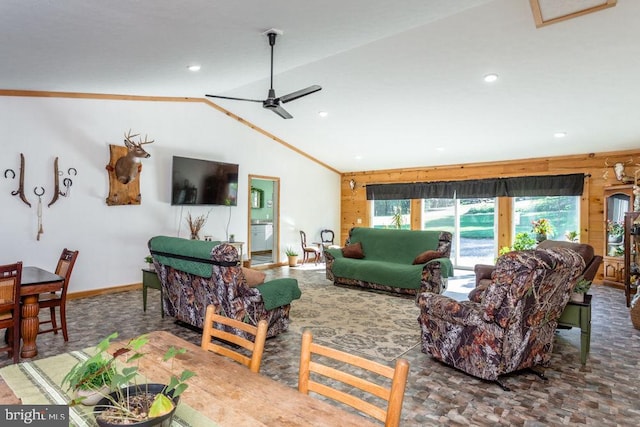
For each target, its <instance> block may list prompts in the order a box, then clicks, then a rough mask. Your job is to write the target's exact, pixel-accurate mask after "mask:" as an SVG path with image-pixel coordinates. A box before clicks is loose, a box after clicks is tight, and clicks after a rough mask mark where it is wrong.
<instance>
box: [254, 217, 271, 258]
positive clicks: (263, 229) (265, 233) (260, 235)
mask: <svg viewBox="0 0 640 427" xmlns="http://www.w3.org/2000/svg"><path fill="white" fill-rule="evenodd" d="M272 249H273V224H252V225H251V252H263V251H270V250H272Z"/></svg>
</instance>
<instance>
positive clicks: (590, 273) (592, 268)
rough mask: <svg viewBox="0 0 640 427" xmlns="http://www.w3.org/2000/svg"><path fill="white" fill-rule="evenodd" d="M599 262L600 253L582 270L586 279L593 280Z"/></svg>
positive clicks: (600, 259)
mask: <svg viewBox="0 0 640 427" xmlns="http://www.w3.org/2000/svg"><path fill="white" fill-rule="evenodd" d="M601 262H602V257H601V256H600V255H596V256H594V257H593V259H592V260H591V262H590V263H589V265H588V266H587V267H586V268H585V269H584V271H583V272H582V276H583V277H584V278H585V279H586V280H590V281H593V279H594V277H596V273H597V272H598V268H599V267H600V263H601Z"/></svg>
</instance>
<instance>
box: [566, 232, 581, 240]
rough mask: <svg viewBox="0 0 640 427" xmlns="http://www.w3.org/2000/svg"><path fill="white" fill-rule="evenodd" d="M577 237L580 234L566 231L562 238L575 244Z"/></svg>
mask: <svg viewBox="0 0 640 427" xmlns="http://www.w3.org/2000/svg"><path fill="white" fill-rule="evenodd" d="M579 235H580V233H578V232H577V231H575V230H573V231H567V232H566V233H564V237H566V238H567V240H568V241H570V242H577V241H578V236H579Z"/></svg>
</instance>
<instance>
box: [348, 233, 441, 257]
mask: <svg viewBox="0 0 640 427" xmlns="http://www.w3.org/2000/svg"><path fill="white" fill-rule="evenodd" d="M439 241H440V232H439V231H426V230H398V229H385V228H368V227H354V228H352V229H351V231H350V233H349V243H357V242H361V243H362V246H363V247H364V248H365V250H366V256H367V259H370V260H380V261H391V262H397V263H400V264H406V265H411V263H412V262H413V259H414V258H415V257H416V254H419V253H421V252H424V251H426V250H429V249H431V250H436V249H438V244H439Z"/></svg>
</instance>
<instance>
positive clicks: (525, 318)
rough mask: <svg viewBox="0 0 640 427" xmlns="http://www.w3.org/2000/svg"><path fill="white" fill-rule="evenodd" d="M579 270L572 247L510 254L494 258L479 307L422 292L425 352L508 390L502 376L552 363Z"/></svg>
mask: <svg viewBox="0 0 640 427" xmlns="http://www.w3.org/2000/svg"><path fill="white" fill-rule="evenodd" d="M583 270H584V260H583V259H582V257H581V256H580V255H578V253H577V252H575V251H573V250H571V249H566V248H552V249H541V250H530V251H514V252H509V253H507V254H505V255H503V256H501V257H500V258H498V260H497V262H496V270H495V272H494V274H493V276H492V277H493V280H492V282H491V284H490V285H489V286H488V288H487V289H486V291H485V292H484V295H483V296H482V298H481V301H480V302H473V301H462V302H458V301H456V300H454V299H452V298H449V297H447V296H444V295H439V294H434V293H429V292H423V293H421V294H419V295H418V298H417V300H416V301H417V304H418V306H419V307H420V317H419V318H418V322H419V323H420V327H421V330H422V337H421V338H422V351H423V352H424V353H428V354H431V355H432V356H433V357H434V358H436V359H438V360H440V361H442V362H444V363H446V364H448V365H450V366H453V367H455V368H457V369H460V370H462V371H464V372H466V373H468V374H471V375H473V376H476V377H479V378H482V379H485V380H491V381H496V382H497V383H498V384H500V386H501V387H503V388H504V389H508V388H507V387H506V386H505V385H503V384H502V383H500V382H499V380H498V377H499V376H500V375H503V374H507V373H510V372H514V371H518V370H521V369H525V368H531V367H534V366H538V365H539V366H544V367H546V366H548V365H549V362H550V359H551V350H552V348H553V339H554V331H555V329H556V326H557V322H558V318H559V317H560V315H561V314H562V311H563V310H564V308H565V305H566V304H567V302H568V301H569V298H570V295H571V292H572V290H573V286H574V284H575V281H576V280H577V278H578V277H579V275H580V274H581V272H582V271H583Z"/></svg>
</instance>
